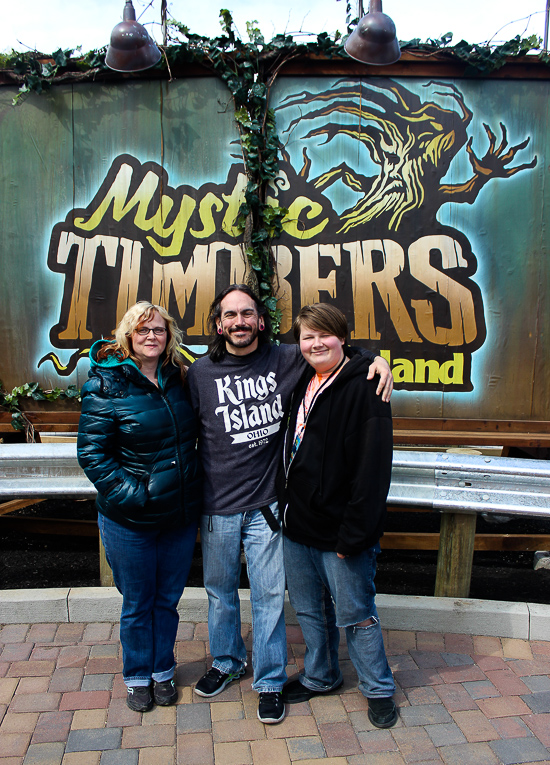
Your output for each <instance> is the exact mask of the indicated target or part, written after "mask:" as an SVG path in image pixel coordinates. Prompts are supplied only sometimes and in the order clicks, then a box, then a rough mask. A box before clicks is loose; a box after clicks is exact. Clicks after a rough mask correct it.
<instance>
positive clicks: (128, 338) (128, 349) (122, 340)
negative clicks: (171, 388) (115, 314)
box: [97, 300, 187, 380]
mask: <svg viewBox="0 0 550 765" xmlns="http://www.w3.org/2000/svg"><path fill="white" fill-rule="evenodd" d="M155 312H156V313H158V314H159V316H160V317H161V319H164V321H165V323H166V335H167V337H166V350H165V354H166V358H165V359H164V361H163V362H162V366H166V365H167V364H170V363H171V364H174V366H177V367H179V369H180V373H181V377H182V380H184V379H185V374H186V371H187V368H186V366H185V363H184V359H183V356H182V353H181V351H180V345H181V342H182V339H183V335H182V333H181V331H180V330H179V329H178V325H177V324H176V321H175V319H173V318H172V316H170V314H169V313H168V311H167V310H166V308H163V307H162V306H161V305H154V304H153V303H148V302H147V301H146V300H141V301H140V302H139V303H136V304H135V305H133V306H132V307H131V308H128V310H127V311H126V313H125V314H124V316H123V317H122V319H121V320H120V323H119V325H118V327H117V328H116V330H115V342H114V343H108V344H106V345H104V346H103V347H102V348H101V349H100V350H99V352H98V354H97V358H98V360H99V361H101V360H102V359H104V358H106V357H107V356H116V357H117V358H118V359H120V360H121V361H123V360H124V359H132V361H133V362H134V363H135V364H136V365H137V366H138V367H141V362H140V360H139V359H138V358H137V356H136V355H135V354H134V349H133V346H132V335H133V333H134V332H135V330H136V329H138V328H139V327H140V326H141V325H142V324H145V322H147V321H151V319H152V318H153V316H154V315H155Z"/></svg>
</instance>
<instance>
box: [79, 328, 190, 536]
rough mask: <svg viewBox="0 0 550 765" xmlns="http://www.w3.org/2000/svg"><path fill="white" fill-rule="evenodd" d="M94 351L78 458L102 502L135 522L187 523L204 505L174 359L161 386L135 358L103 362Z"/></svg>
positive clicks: (142, 525) (110, 512)
mask: <svg viewBox="0 0 550 765" xmlns="http://www.w3.org/2000/svg"><path fill="white" fill-rule="evenodd" d="M104 344H105V341H104V340H101V341H98V342H97V343H94V345H93V346H92V349H91V351H90V358H91V362H92V368H91V369H90V372H89V380H88V381H87V382H86V383H85V384H84V386H83V388H82V413H81V416H80V424H79V429H78V444H77V451H78V461H79V463H80V466H81V467H82V468H83V470H84V472H85V473H86V475H87V476H88V478H89V479H90V481H91V482H92V483H93V484H94V486H95V487H96V489H97V491H98V495H97V501H96V504H97V508H98V510H99V512H100V513H102V514H103V515H105V516H106V517H107V518H110V519H111V520H113V521H115V522H116V523H120V524H121V525H122V526H126V527H127V528H133V529H138V530H140V529H142V530H153V529H154V530H157V529H164V528H170V527H173V526H181V525H187V524H189V523H191V522H193V521H195V520H196V519H197V518H198V516H199V515H200V512H201V509H202V507H201V504H202V479H201V473H200V469H199V464H198V460H197V451H196V448H195V446H196V439H197V422H196V419H195V414H194V411H193V408H192V406H191V402H190V399H189V394H188V391H187V386H185V387H184V386H183V385H182V382H181V376H180V371H179V369H178V368H176V367H175V366H174V365H167V366H165V367H161V366H160V364H161V362H162V359H161V361H160V362H159V370H158V383H159V387H158V388H157V387H156V386H155V385H154V384H153V383H152V382H151V381H150V380H148V379H147V378H146V377H145V375H143V374H142V373H141V372H140V370H139V368H138V367H137V366H136V364H134V362H133V361H131V360H130V359H127V360H125V361H122V362H121V361H118V360H117V359H116V358H115V357H112V356H111V357H109V358H108V359H107V360H105V361H100V362H98V361H97V358H96V357H97V352H98V350H99V348H100V347H101V346H102V345H104Z"/></svg>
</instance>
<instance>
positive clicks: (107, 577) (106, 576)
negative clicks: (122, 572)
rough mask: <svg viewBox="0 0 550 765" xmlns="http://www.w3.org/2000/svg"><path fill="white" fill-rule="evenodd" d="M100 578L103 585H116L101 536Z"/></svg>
mask: <svg viewBox="0 0 550 765" xmlns="http://www.w3.org/2000/svg"><path fill="white" fill-rule="evenodd" d="M99 580H100V582H101V586H102V587H114V586H115V583H114V580H113V572H112V571H111V567H110V566H109V564H108V563H107V556H106V555H105V548H104V547H103V542H102V541H101V537H99Z"/></svg>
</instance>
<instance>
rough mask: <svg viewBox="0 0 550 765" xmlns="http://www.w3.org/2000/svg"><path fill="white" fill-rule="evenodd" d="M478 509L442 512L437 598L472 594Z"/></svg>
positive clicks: (436, 585)
mask: <svg viewBox="0 0 550 765" xmlns="http://www.w3.org/2000/svg"><path fill="white" fill-rule="evenodd" d="M476 520H477V517H476V515H475V513H442V514H441V528H440V535H439V553H438V556H437V574H436V578H435V592H434V595H435V597H436V598H467V597H469V595H470V582H471V579H472V563H473V559H474V541H475V535H476Z"/></svg>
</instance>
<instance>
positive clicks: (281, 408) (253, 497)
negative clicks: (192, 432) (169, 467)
mask: <svg viewBox="0 0 550 765" xmlns="http://www.w3.org/2000/svg"><path fill="white" fill-rule="evenodd" d="M306 366H307V365H306V362H305V361H304V359H303V357H302V354H301V353H300V350H299V348H298V346H297V345H260V346H259V348H258V349H257V350H255V351H253V352H252V353H249V354H247V355H246V356H232V355H230V354H226V355H225V357H224V358H223V359H222V360H221V361H218V362H213V361H212V360H211V359H210V358H209V357H208V356H205V357H203V358H201V359H198V360H197V361H195V363H194V364H192V365H191V367H190V368H189V373H188V380H189V388H190V391H191V400H192V402H193V406H194V407H195V411H196V413H197V416H198V418H199V421H200V437H199V454H200V457H201V459H202V464H203V467H204V472H205V484H204V491H205V496H204V512H205V513H206V514H207V515H232V514H234V513H243V512H245V511H247V510H254V509H256V508H259V507H262V506H263V505H267V504H269V503H270V502H274V501H275V499H276V495H275V475H276V472H277V467H278V462H279V457H280V454H281V448H282V446H281V437H282V433H283V432H284V427H283V425H282V423H283V417H284V413H285V410H286V409H287V408H288V405H289V403H290V399H291V396H292V393H293V391H294V388H295V386H296V384H297V382H298V380H299V378H300V376H301V374H302V372H303V371H304V369H305V367H306Z"/></svg>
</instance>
